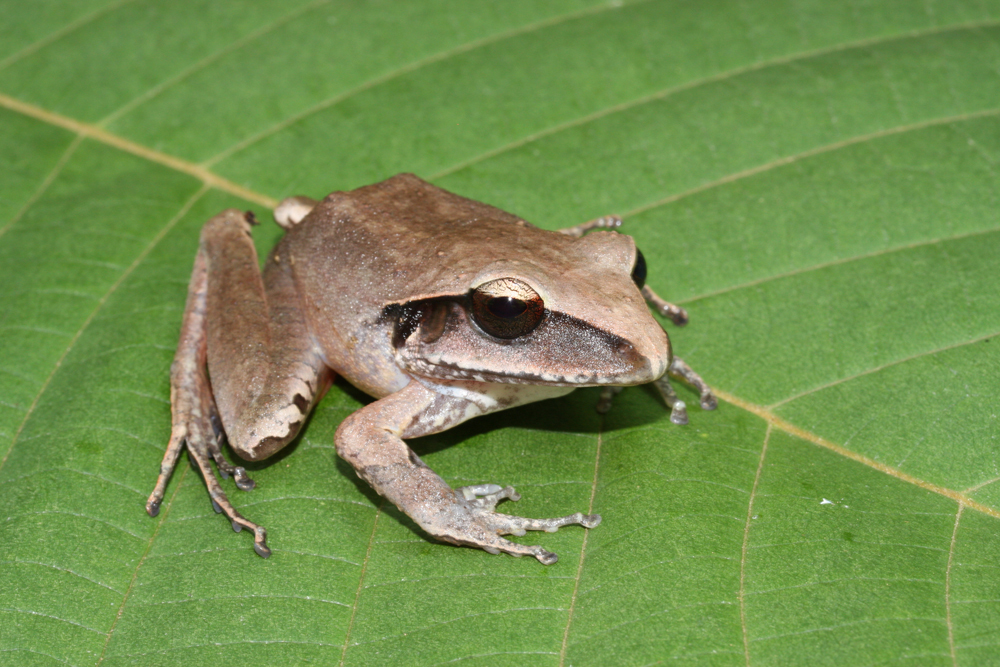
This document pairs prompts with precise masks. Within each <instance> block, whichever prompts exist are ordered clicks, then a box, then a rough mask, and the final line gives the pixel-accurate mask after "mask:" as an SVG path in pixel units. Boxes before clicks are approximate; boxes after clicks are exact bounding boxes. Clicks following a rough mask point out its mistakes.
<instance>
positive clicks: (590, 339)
mask: <svg viewBox="0 0 1000 667" xmlns="http://www.w3.org/2000/svg"><path fill="white" fill-rule="evenodd" d="M661 331H662V330H661ZM392 342H393V347H394V350H395V355H396V361H397V363H398V364H399V365H400V367H402V368H403V369H404V370H406V371H407V372H409V373H411V374H415V375H419V376H421V377H425V378H428V379H437V380H463V381H475V382H492V383H501V384H536V385H548V386H559V387H587V386H604V385H622V386H624V385H636V384H644V383H647V382H652V381H653V380H656V379H658V378H659V377H660V376H662V375H663V373H664V372H665V371H666V369H667V367H668V366H669V364H670V344H669V341H668V340H667V337H666V333H663V335H662V339H652V340H642V341H632V340H627V339H625V338H624V337H622V336H620V335H617V334H615V333H612V332H608V331H604V330H602V329H599V328H597V327H594V326H592V325H591V324H588V323H586V322H583V321H581V320H579V319H577V318H575V317H572V316H570V315H567V314H565V313H560V312H555V311H549V310H546V311H545V315H544V317H543V318H542V321H541V323H540V324H539V325H538V326H537V327H536V328H535V329H534V330H532V331H531V332H529V333H528V334H526V335H524V336H520V337H518V338H514V339H499V338H496V337H494V336H491V335H489V334H487V333H485V332H483V331H482V330H481V329H479V327H477V326H476V324H475V322H473V320H472V319H471V318H470V317H468V315H467V311H466V309H465V308H464V307H463V304H462V303H461V302H460V301H459V300H435V302H434V303H425V304H423V305H421V306H414V307H413V309H411V310H410V311H408V312H407V313H406V314H405V315H404V316H402V317H399V318H398V319H397V323H396V327H395V330H394V333H393V340H392Z"/></svg>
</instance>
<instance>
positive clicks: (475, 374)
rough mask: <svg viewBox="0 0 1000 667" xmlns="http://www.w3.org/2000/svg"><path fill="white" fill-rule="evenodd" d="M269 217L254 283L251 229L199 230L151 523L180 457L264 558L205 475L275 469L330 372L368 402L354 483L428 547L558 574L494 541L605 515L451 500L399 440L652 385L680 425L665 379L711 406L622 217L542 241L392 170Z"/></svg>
mask: <svg viewBox="0 0 1000 667" xmlns="http://www.w3.org/2000/svg"><path fill="white" fill-rule="evenodd" d="M275 219H276V221H277V222H278V224H280V225H281V226H282V227H284V228H285V229H286V230H287V231H286V233H285V235H284V237H283V238H282V239H281V241H280V242H279V243H278V244H277V246H276V247H275V248H274V250H272V251H271V254H270V255H269V257H268V259H267V262H266V265H265V268H264V271H263V274H262V273H261V271H260V270H259V269H258V260H257V253H256V251H255V250H254V246H253V243H252V241H251V238H250V229H251V226H252V225H253V224H255V220H254V218H253V216H252V214H249V213H243V212H241V211H237V210H234V209H230V210H226V211H223V212H222V213H220V214H219V215H217V216H215V217H214V218H212V219H211V220H209V221H208V222H207V223H206V224H205V226H204V228H203V229H202V232H201V243H200V247H199V249H198V254H197V256H196V258H195V264H194V272H193V274H192V276H191V283H190V286H189V290H188V300H187V306H186V309H185V312H184V320H183V324H182V327H181V335H180V342H179V344H178V347H177V355H176V357H175V359H174V363H173V366H172V367H171V375H170V379H171V392H170V393H171V407H172V413H173V427H172V430H171V434H170V442H169V444H168V446H167V451H166V454H165V455H164V457H163V462H162V463H161V466H160V476H159V478H158V480H157V483H156V488H155V490H154V491H153V493H152V495H151V496H150V497H149V501H148V503H147V504H146V510H147V512H148V513H149V514H150V515H151V516H156V514H157V512H158V511H159V507H160V503H161V501H162V500H163V493H164V489H165V487H166V484H167V480H168V479H169V477H170V474H171V472H172V471H173V469H174V467H175V466H176V464H177V460H178V457H179V456H180V453H181V450H182V449H183V448H184V447H185V446H186V447H187V450H188V453H189V455H190V456H191V457H192V458H193V459H194V461H195V463H196V464H197V466H198V468H199V469H200V471H201V474H202V476H203V477H204V479H205V483H206V485H207V487H208V491H209V493H210V495H211V498H212V503H213V506H214V507H215V509H216V511H218V512H221V513H224V514H225V515H226V516H227V517H228V518H229V519H230V521H231V522H232V525H233V529H234V530H237V531H239V530H240V529H242V528H247V529H249V530H252V531H253V532H254V549H255V550H256V552H257V553H258V554H260V555H261V556H264V557H267V556H268V555H270V550H269V549H268V547H267V544H266V532H265V530H264V528H263V527H262V526H259V525H257V524H255V523H253V522H251V521H248V520H247V519H245V518H244V517H243V516H241V515H240V514H239V512H237V511H236V510H235V509H234V508H233V506H232V505H231V504H230V502H229V500H228V499H227V498H226V494H225V493H224V492H223V490H222V487H221V485H220V482H219V480H218V478H217V477H216V474H215V472H214V471H213V469H212V466H211V461H212V460H214V461H215V464H216V466H217V467H218V470H219V472H220V473H221V475H222V477H223V478H227V477H228V476H229V475H232V476H233V477H234V478H235V482H236V485H237V486H238V487H239V488H241V489H244V490H249V489H252V488H253V486H254V483H253V481H252V480H251V479H250V478H249V477H247V474H246V471H245V470H244V469H243V468H242V467H239V466H233V465H231V464H230V463H228V462H227V461H226V460H225V458H223V456H222V452H221V448H220V447H221V442H222V439H223V437H225V439H227V440H228V441H229V444H230V446H231V447H232V448H233V450H234V451H235V452H236V453H237V454H238V455H239V456H241V457H242V458H244V459H246V460H250V461H256V460H259V459H263V458H266V457H268V456H270V455H272V454H274V453H275V452H277V451H278V450H280V449H281V448H282V447H284V446H285V445H287V444H288V443H289V442H290V441H291V440H292V439H293V438H295V436H296V434H297V433H298V432H299V429H300V428H301V427H302V424H303V423H304V422H305V420H306V417H307V415H308V414H309V412H310V411H311V410H312V408H313V407H314V406H315V405H316V403H317V402H318V401H319V399H320V398H321V397H322V396H323V394H324V393H325V391H326V390H327V389H328V388H329V386H330V383H331V382H332V380H333V378H334V377H335V375H338V374H339V375H341V376H343V377H344V378H345V379H347V380H348V381H349V382H350V383H351V384H353V385H354V386H356V387H358V388H359V389H361V390H362V391H364V392H366V393H368V394H370V395H372V396H374V397H375V398H376V399H378V400H376V401H374V402H372V403H370V404H369V405H367V406H365V407H363V408H361V409H360V410H358V411H357V412H355V413H353V414H352V415H350V416H349V417H347V419H345V420H344V421H343V423H341V425H340V427H339V428H338V429H337V433H336V436H335V442H336V447H337V452H338V454H339V455H340V456H341V457H343V458H344V459H346V460H347V461H348V462H350V464H351V465H352V466H354V469H355V470H356V471H357V474H358V475H359V476H360V477H361V478H362V479H364V480H365V481H366V482H368V483H369V484H371V486H372V487H373V488H374V489H375V490H376V491H377V492H378V493H379V494H381V495H382V496H384V497H385V498H387V499H388V500H390V501H391V502H392V503H394V504H395V505H396V506H397V507H398V508H399V509H400V510H402V511H403V512H405V513H406V514H408V515H409V516H410V517H411V518H412V519H413V520H414V521H416V523H417V524H419V525H420V527H421V528H423V529H424V530H425V531H427V533H429V534H430V535H432V536H434V537H435V538H437V539H439V540H443V541H445V542H450V543H452V544H460V545H466V546H472V547H479V548H481V549H484V550H486V551H488V552H490V553H499V552H501V551H502V552H504V553H508V554H511V555H514V556H522V555H525V554H528V555H532V556H534V557H535V558H537V559H538V560H539V561H541V562H542V563H545V564H550V563H554V562H555V561H556V560H557V557H556V555H555V554H554V553H551V552H549V551H546V550H545V549H543V548H542V547H540V546H525V545H522V544H518V543H515V542H511V541H509V540H506V539H504V538H503V537H501V536H502V535H524V533H525V531H528V530H544V531H548V532H554V531H555V530H557V529H558V528H560V527H561V526H565V525H568V524H581V525H583V526H585V527H587V528H592V527H594V526H596V525H597V524H598V523H599V522H600V520H601V517H600V516H598V515H587V514H582V513H579V512H578V513H576V514H572V515H570V516H564V517H560V518H555V519H527V518H522V517H518V516H510V515H507V514H501V513H498V512H496V511H495V506H496V504H497V503H498V502H499V501H501V500H504V499H509V500H518V498H519V496H518V494H517V493H516V492H515V491H514V489H513V488H512V487H510V486H506V487H501V486H499V485H496V484H479V485H474V486H466V487H462V488H458V489H453V488H451V487H450V486H449V485H448V484H447V483H445V482H444V480H442V479H441V478H440V477H439V476H438V475H437V474H436V473H435V472H434V471H433V470H431V469H430V468H428V467H427V465H426V464H425V463H424V462H423V461H422V460H421V459H420V458H419V457H418V456H417V455H416V454H415V453H414V452H413V450H411V449H410V448H409V447H407V445H406V443H405V442H404V440H406V439H409V438H416V437H419V436H422V435H428V434H431V433H438V432H440V431H443V430H445V429H449V428H451V427H453V426H455V425H456V424H459V423H461V422H463V421H465V420H467V419H470V418H472V417H476V416H478V415H482V414H487V413H490V412H495V411H497V410H503V409H506V408H510V407H514V406H516V405H522V404H525V403H529V402H532V401H538V400H541V399H545V398H552V397H555V396H562V395H564V394H566V393H568V392H570V391H572V390H573V389H575V388H577V387H586V386H601V387H603V388H604V389H603V391H602V395H601V400H600V403H599V404H598V410H601V411H605V410H607V409H608V408H609V407H610V402H611V398H612V396H613V394H614V393H615V391H616V390H617V389H619V388H620V387H621V386H626V385H636V384H642V383H646V382H655V383H656V385H657V387H658V388H659V389H660V390H661V393H662V394H663V396H664V398H665V400H666V402H667V404H668V405H669V406H670V407H671V420H672V421H674V422H675V423H685V422H686V421H687V415H686V411H685V405H684V403H683V402H682V401H680V400H679V399H678V397H677V395H676V394H675V393H674V391H673V389H672V388H671V386H670V383H669V381H668V380H667V375H671V376H674V377H677V378H681V379H683V380H685V381H687V382H689V383H690V384H692V385H693V386H694V387H695V388H696V389H697V390H698V391H699V393H700V396H701V404H702V407H704V408H705V409H713V408H714V407H715V405H716V401H715V398H714V397H713V396H712V394H711V391H710V390H709V388H708V387H707V386H706V385H705V383H704V382H703V381H702V380H701V378H699V377H698V375H697V374H695V373H694V372H693V371H692V370H691V369H690V368H689V367H688V366H687V365H686V364H684V362H683V361H681V360H680V359H678V358H677V357H675V356H673V355H672V353H671V348H670V341H669V339H668V338H667V334H666V332H665V331H664V330H663V328H662V327H661V326H660V325H659V324H658V323H657V321H656V320H655V319H653V317H652V316H651V315H650V313H649V310H648V309H647V307H646V300H649V301H650V302H651V303H653V305H654V306H655V307H656V308H657V309H658V310H659V311H660V312H661V314H663V315H664V316H666V317H668V318H670V319H672V320H673V321H674V322H675V323H677V324H683V323H685V322H686V320H687V315H686V313H685V312H684V311H683V310H682V309H681V308H678V307H677V306H674V305H672V304H669V303H667V302H665V301H663V300H662V299H660V298H659V297H657V296H656V295H655V294H654V293H653V292H652V291H651V290H650V289H649V287H647V286H644V281H645V273H646V267H645V261H644V259H643V257H642V254H641V253H640V252H639V251H638V250H637V249H636V247H635V243H634V242H633V240H632V238H631V237H629V236H625V235H623V234H619V233H617V232H615V231H610V229H611V228H614V227H617V226H618V225H620V224H621V220H620V219H619V218H617V217H606V218H600V219H598V220H595V221H592V222H590V223H584V224H582V225H578V226H576V227H572V228H569V229H564V230H561V232H550V231H544V230H541V229H538V228H537V227H534V226H533V225H531V224H529V223H527V222H525V221H524V220H522V219H521V218H519V217H517V216H515V215H512V214H510V213H505V212H503V211H501V210H499V209H496V208H494V207H492V206H488V205H486V204H482V203H479V202H476V201H472V200H470V199H465V198H463V197H459V196H457V195H454V194H452V193H450V192H447V191H445V190H442V189H440V188H438V187H435V186H433V185H431V184H429V183H427V182H425V181H422V180H421V179H419V178H417V177H416V176H413V175H411V174H400V175H398V176H394V177H393V178H390V179H388V180H386V181H383V182H381V183H376V184H374V185H370V186H367V187H363V188H359V189H357V190H353V191H350V192H334V193H333V194H331V195H329V196H327V197H326V199H324V200H323V201H321V202H316V201H313V200H311V199H308V198H305V197H294V198H291V199H286V200H285V201H284V202H282V203H281V205H280V206H279V207H278V208H277V209H276V210H275ZM600 228H606V229H603V230H601V229H600ZM594 229H598V230H600V231H595V232H593V233H590V234H586V235H585V233H586V232H588V231H591V230H594Z"/></svg>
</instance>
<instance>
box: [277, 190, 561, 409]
mask: <svg viewBox="0 0 1000 667" xmlns="http://www.w3.org/2000/svg"><path fill="white" fill-rule="evenodd" d="M570 243H572V239H571V238H570V237H568V236H565V235H563V234H556V233H552V232H546V231H543V230H540V229H537V228H535V227H533V226H532V225H530V224H528V223H526V222H525V221H524V220H522V219H521V218H519V217H517V216H515V215H512V214H510V213H507V212H505V211H502V210H500V209H498V208H495V207H493V206H489V205H488V204H483V203H481V202H476V201H473V200H471V199H466V198H464V197H460V196H458V195H455V194H452V193H450V192H448V191H446V190H442V189H441V188H438V187H435V186H433V185H431V184H430V183H427V182H426V181H423V180H421V179H420V178H418V177H416V176H414V175H412V174H399V175H397V176H394V177H392V178H390V179H388V180H385V181H382V182H381V183H376V184H374V185H369V186H366V187H363V188H358V189H357V190H352V191H349V192H334V193H332V194H330V195H329V196H327V197H326V198H325V199H324V200H323V201H322V202H320V204H319V205H317V206H316V208H315V209H313V211H312V212H311V213H310V214H309V215H308V216H307V217H306V218H305V219H304V220H302V222H301V223H299V224H298V225H295V226H293V227H292V228H291V229H290V230H289V231H288V233H287V234H286V235H285V238H284V239H283V240H282V242H281V243H280V244H279V246H278V248H277V249H276V250H275V252H276V253H278V254H279V255H281V256H287V257H288V260H289V264H290V266H289V268H290V270H291V271H292V272H293V275H294V278H295V282H296V285H297V287H298V291H299V294H300V295H301V296H302V299H303V302H304V305H305V307H306V310H307V313H308V316H309V320H310V322H311V327H312V330H313V334H314V336H315V337H316V338H317V342H319V343H320V345H321V347H322V348H323V350H324V352H325V354H326V357H327V363H328V364H330V366H331V367H332V368H333V369H334V370H336V371H337V372H339V373H341V374H342V375H344V376H345V377H347V379H349V380H350V381H351V382H353V383H354V384H356V385H357V386H359V387H360V388H361V389H363V390H364V391H366V392H368V393H371V394H373V395H375V396H381V395H385V394H387V393H391V392H392V391H397V390H398V389H400V388H401V386H402V385H405V384H406V382H407V381H408V380H407V378H406V377H405V376H403V375H402V373H401V372H400V371H399V369H398V368H397V367H396V365H395V363H394V361H393V354H392V349H391V345H390V340H391V328H392V324H393V323H392V322H391V321H388V320H387V318H385V317H384V313H385V308H386V307H387V305H389V304H400V303H405V302H408V301H414V300H420V299H426V298H433V297H437V296H445V295H459V294H464V293H465V292H466V291H467V290H468V289H469V280H470V279H471V277H472V276H473V275H475V273H476V272H477V271H479V270H480V269H481V268H482V266H483V265H484V264H486V263H488V262H490V261H492V260H495V259H505V258H511V257H514V258H516V257H517V256H521V255H523V256H537V255H538V254H539V253H541V254H543V255H544V254H547V252H550V251H551V252H555V253H558V251H559V248H558V246H562V245H564V244H565V245H568V244H570ZM499 248H503V251H502V254H503V255H504V257H501V256H499V254H498V253H499V252H500V251H499V250H497V249H499Z"/></svg>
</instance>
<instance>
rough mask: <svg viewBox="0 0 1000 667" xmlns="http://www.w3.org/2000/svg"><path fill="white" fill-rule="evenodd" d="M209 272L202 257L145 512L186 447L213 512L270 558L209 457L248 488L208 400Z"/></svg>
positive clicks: (156, 506)
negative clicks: (225, 448)
mask: <svg viewBox="0 0 1000 667" xmlns="http://www.w3.org/2000/svg"><path fill="white" fill-rule="evenodd" d="M207 279H208V271H207V266H206V260H205V256H204V254H203V253H201V252H199V253H198V255H197V257H196V258H195V265H194V271H193V272H192V276H191V283H190V285H189V287H188V301H187V307H186V309H185V312H184V320H183V324H182V325H181V335H180V342H179V344H178V346H177V354H176V356H175V358H174V363H173V365H172V366H171V368H170V398H171V401H170V403H171V412H172V415H173V419H172V422H173V423H172V426H171V429H170V440H169V442H168V443H167V450H166V452H165V453H164V455H163V460H162V462H161V463H160V474H159V476H158V477H157V480H156V486H155V488H154V489H153V492H152V493H151V494H150V496H149V500H148V501H147V502H146V512H147V513H148V514H149V515H150V516H156V515H157V514H159V512H160V504H161V503H162V502H163V495H164V492H165V491H166V486H167V482H168V481H169V480H170V475H171V474H172V473H173V471H174V468H176V466H177V461H178V459H179V458H180V454H181V450H183V449H184V448H185V447H187V450H188V455H189V456H190V457H191V458H192V459H193V461H194V463H195V465H196V466H198V469H199V470H200V471H201V475H202V478H203V479H204V480H205V486H206V487H207V488H208V492H209V496H210V497H211V499H212V507H214V508H215V511H216V512H224V513H225V514H226V518H228V519H229V520H230V522H231V523H232V526H233V530H236V531H237V532H239V531H240V530H242V529H243V528H247V529H249V530H251V531H253V533H254V550H255V551H256V552H257V553H258V554H260V555H261V556H264V557H267V556H269V555H270V553H271V552H270V550H269V549H268V548H267V532H266V531H265V530H264V528H263V527H262V526H258V525H257V524H255V523H253V522H251V521H248V520H247V519H245V518H244V517H243V516H242V515H241V514H240V513H239V512H237V511H236V509H235V508H234V507H233V506H232V504H231V503H230V502H229V499H228V498H227V497H226V494H225V492H224V491H223V490H222V486H221V485H220V484H219V480H218V478H217V477H216V474H215V471H214V470H212V465H211V462H212V460H213V459H214V460H215V462H216V465H217V466H218V468H219V471H220V472H221V473H222V475H223V477H228V476H229V475H233V477H234V478H235V480H236V484H237V486H238V487H239V488H241V489H243V490H246V491H248V490H250V489H252V488H253V486H254V483H253V480H252V479H250V478H249V477H247V474H246V470H244V469H243V468H242V467H240V466H233V465H231V464H230V463H229V462H228V461H226V460H225V458H223V456H222V451H221V449H220V447H219V438H220V437H221V433H220V432H219V429H218V428H217V426H216V424H217V423H218V414H217V411H216V408H215V403H214V401H213V399H212V392H211V388H210V386H209V382H208V377H207V376H206V374H205V361H206V335H205V293H206V290H207Z"/></svg>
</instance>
